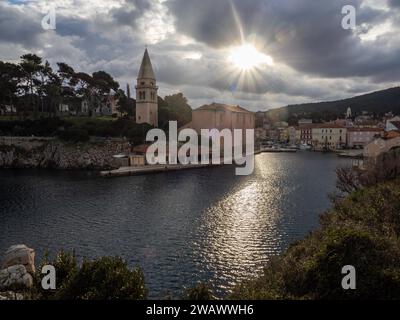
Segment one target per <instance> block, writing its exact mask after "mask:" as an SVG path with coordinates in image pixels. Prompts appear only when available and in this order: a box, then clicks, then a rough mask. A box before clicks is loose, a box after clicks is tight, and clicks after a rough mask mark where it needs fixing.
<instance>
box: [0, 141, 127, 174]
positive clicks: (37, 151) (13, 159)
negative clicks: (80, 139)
mask: <svg viewBox="0 0 400 320" xmlns="http://www.w3.org/2000/svg"><path fill="white" fill-rule="evenodd" d="M130 149H131V145H130V143H129V142H128V141H125V140H123V139H103V138H93V139H91V141H90V142H87V143H67V142H62V141H60V140H58V139H55V138H37V137H0V168H54V169H93V170H104V169H113V168H118V163H117V162H116V160H115V159H114V158H113V155H115V154H121V153H129V152H130Z"/></svg>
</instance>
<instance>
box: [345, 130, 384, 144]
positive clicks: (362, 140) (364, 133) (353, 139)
mask: <svg viewBox="0 0 400 320" xmlns="http://www.w3.org/2000/svg"><path fill="white" fill-rule="evenodd" d="M383 133H384V130H383V129H382V128H368V127H366V128H347V146H348V147H349V148H356V147H360V148H362V147H364V146H365V145H367V144H368V143H370V142H371V141H372V140H374V139H375V138H378V137H381V136H382V135H383Z"/></svg>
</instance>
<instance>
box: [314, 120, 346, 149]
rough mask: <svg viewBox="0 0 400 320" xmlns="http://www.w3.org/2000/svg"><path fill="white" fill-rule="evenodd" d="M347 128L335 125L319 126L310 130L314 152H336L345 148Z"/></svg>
mask: <svg viewBox="0 0 400 320" xmlns="http://www.w3.org/2000/svg"><path fill="white" fill-rule="evenodd" d="M346 135H347V128H345V127H343V126H340V125H335V124H320V125H316V126H314V127H313V128H312V134H311V136H312V146H313V148H314V150H336V149H342V148H343V147H344V146H346Z"/></svg>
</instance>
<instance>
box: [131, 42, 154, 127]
mask: <svg viewBox="0 0 400 320" xmlns="http://www.w3.org/2000/svg"><path fill="white" fill-rule="evenodd" d="M157 90H158V87H157V85H156V77H155V75H154V71H153V67H152V65H151V61H150V57H149V53H148V51H147V49H146V50H145V52H144V55H143V60H142V64H141V66H140V70H139V74H138V78H137V85H136V122H137V123H148V124H150V125H152V126H153V127H158V97H157Z"/></svg>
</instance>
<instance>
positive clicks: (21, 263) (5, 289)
mask: <svg viewBox="0 0 400 320" xmlns="http://www.w3.org/2000/svg"><path fill="white" fill-rule="evenodd" d="M1 268H2V269H1V270H0V300H22V299H24V296H23V294H21V293H18V292H14V291H10V290H17V291H20V290H26V289H30V288H32V286H33V275H34V273H35V250H33V249H31V248H29V247H27V246H26V245H24V244H18V245H14V246H11V247H10V248H8V249H7V250H6V253H5V255H4V259H3V263H2V267H1Z"/></svg>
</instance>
